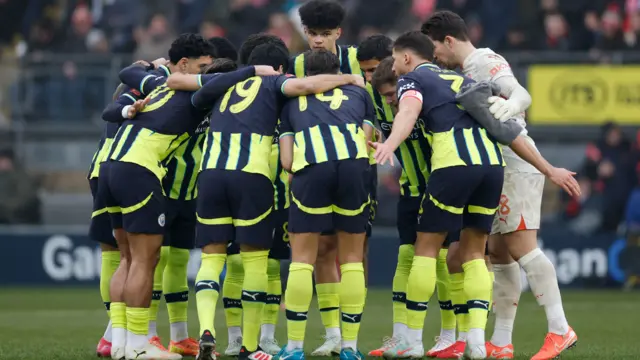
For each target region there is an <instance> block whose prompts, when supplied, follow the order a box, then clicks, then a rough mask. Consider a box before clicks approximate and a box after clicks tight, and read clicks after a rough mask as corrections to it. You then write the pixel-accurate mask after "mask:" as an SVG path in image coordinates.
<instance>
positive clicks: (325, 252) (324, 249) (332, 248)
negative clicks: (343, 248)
mask: <svg viewBox="0 0 640 360" xmlns="http://www.w3.org/2000/svg"><path fill="white" fill-rule="evenodd" d="M337 252H338V241H337V239H336V237H335V236H333V235H331V236H322V237H320V241H319V242H318V261H322V260H324V259H327V258H330V259H335V258H336V255H337Z"/></svg>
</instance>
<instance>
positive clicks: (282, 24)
mask: <svg viewBox="0 0 640 360" xmlns="http://www.w3.org/2000/svg"><path fill="white" fill-rule="evenodd" d="M267 32H268V33H269V34H271V35H275V36H277V37H279V38H281V39H282V40H283V41H284V43H285V44H286V45H287V47H288V48H289V51H290V52H291V53H300V52H303V51H304V50H305V49H306V48H307V42H306V41H304V39H302V36H300V34H299V33H298V32H297V31H296V30H295V28H294V27H293V24H292V23H291V21H290V20H289V17H288V16H287V14H284V13H275V14H272V15H271V17H269V28H268V29H267Z"/></svg>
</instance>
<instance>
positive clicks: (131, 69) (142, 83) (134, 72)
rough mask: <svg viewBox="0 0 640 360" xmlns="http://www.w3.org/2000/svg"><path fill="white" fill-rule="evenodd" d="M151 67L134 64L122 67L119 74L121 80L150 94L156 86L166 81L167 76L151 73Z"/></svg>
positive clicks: (143, 92) (145, 93)
mask: <svg viewBox="0 0 640 360" xmlns="http://www.w3.org/2000/svg"><path fill="white" fill-rule="evenodd" d="M149 70H151V69H150V68H149V67H147V66H144V65H141V64H133V65H131V66H127V67H126V68H124V69H122V70H121V71H120V73H119V74H118V76H119V77H120V81H122V82H123V83H124V84H126V85H127V86H129V87H130V88H132V89H137V90H139V91H140V92H141V93H142V94H143V95H147V94H149V93H150V92H151V91H153V90H154V89H155V88H156V87H158V86H160V85H161V84H163V83H164V82H165V77H163V76H157V75H155V74H151V73H149Z"/></svg>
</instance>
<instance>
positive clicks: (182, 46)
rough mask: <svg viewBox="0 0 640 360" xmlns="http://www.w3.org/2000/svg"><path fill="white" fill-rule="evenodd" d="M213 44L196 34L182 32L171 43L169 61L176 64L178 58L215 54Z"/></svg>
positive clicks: (194, 57) (195, 57) (193, 57)
mask: <svg viewBox="0 0 640 360" xmlns="http://www.w3.org/2000/svg"><path fill="white" fill-rule="evenodd" d="M215 50H216V49H215V48H214V47H213V44H212V43H211V42H209V41H208V40H206V39H205V38H203V37H202V36H200V35H197V34H182V35H180V36H179V37H178V38H177V39H176V40H174V41H173V43H172V44H171V48H170V49H169V61H171V63H172V64H177V63H178V62H179V61H180V59H182V58H187V59H197V58H199V57H201V56H212V57H213V56H215Z"/></svg>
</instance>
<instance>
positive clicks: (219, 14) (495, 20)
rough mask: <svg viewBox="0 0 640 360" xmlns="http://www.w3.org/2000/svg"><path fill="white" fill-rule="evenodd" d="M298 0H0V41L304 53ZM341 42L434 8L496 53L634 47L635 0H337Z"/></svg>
mask: <svg viewBox="0 0 640 360" xmlns="http://www.w3.org/2000/svg"><path fill="white" fill-rule="evenodd" d="M302 2H304V0H30V1H23V0H0V22H1V23H2V24H3V26H4V28H5V29H7V30H8V31H3V32H2V33H1V34H0V36H1V38H0V43H2V45H4V46H5V51H11V50H7V47H8V48H9V49H10V48H11V47H13V48H14V51H16V52H17V54H18V55H20V56H21V55H24V54H27V53H34V52H43V53H47V52H65V53H98V54H101V53H102V54H104V53H107V52H114V53H130V54H135V57H141V58H152V57H155V56H157V55H163V54H164V52H165V51H166V47H167V45H168V44H169V43H170V41H171V39H172V37H173V36H174V35H175V34H179V33H183V32H198V31H199V32H201V33H203V34H204V35H207V36H226V37H228V38H229V39H230V40H231V41H232V42H234V43H235V44H239V43H240V42H242V40H243V39H244V38H245V37H246V36H247V35H249V34H252V33H256V32H260V31H267V32H269V33H272V34H275V35H278V36H280V37H282V38H283V39H284V40H285V42H286V43H287V44H288V45H289V46H290V48H291V51H292V52H297V51H301V50H303V49H304V48H305V42H304V40H303V39H302V34H301V28H300V25H299V21H298V19H297V12H296V11H295V10H296V8H297V6H298V5H299V4H300V3H302ZM343 3H344V4H345V6H346V7H347V9H348V11H349V17H348V18H347V20H346V21H345V26H344V30H345V33H344V36H343V39H342V42H343V43H357V42H358V41H359V40H361V39H363V38H364V37H366V36H368V35H370V34H373V33H386V34H390V35H393V34H398V33H400V32H403V31H405V30H408V29H411V28H415V27H416V25H417V24H419V23H420V22H422V21H423V20H425V19H426V18H427V17H428V16H429V14H430V13H431V12H433V10H434V9H439V8H446V9H450V10H453V11H455V12H457V13H459V14H461V15H462V16H463V18H464V19H465V20H466V21H467V24H468V25H469V30H470V36H471V40H472V41H473V42H474V43H476V44H479V45H482V46H488V47H491V48H493V49H495V50H502V51H504V50H559V51H580V50H594V51H606V50H626V49H639V48H640V44H639V43H638V34H639V33H640V12H639V9H640V3H639V2H638V1H637V0H343Z"/></svg>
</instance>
